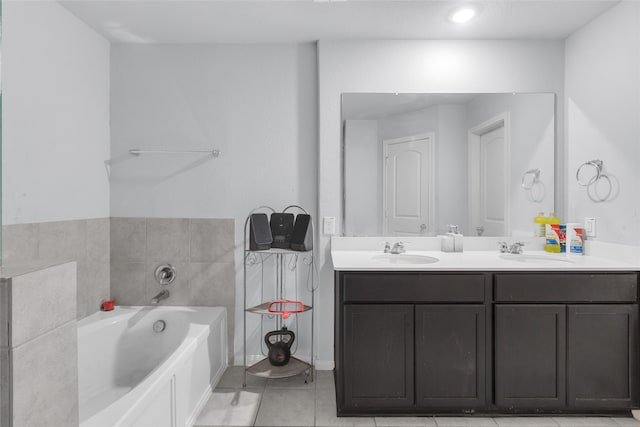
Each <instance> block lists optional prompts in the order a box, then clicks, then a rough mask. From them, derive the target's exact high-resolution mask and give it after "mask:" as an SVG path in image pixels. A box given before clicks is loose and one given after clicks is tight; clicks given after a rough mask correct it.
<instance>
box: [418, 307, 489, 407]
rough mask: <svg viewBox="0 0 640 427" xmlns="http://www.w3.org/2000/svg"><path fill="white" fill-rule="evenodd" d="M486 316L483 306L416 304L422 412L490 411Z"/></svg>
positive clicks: (419, 388)
mask: <svg viewBox="0 0 640 427" xmlns="http://www.w3.org/2000/svg"><path fill="white" fill-rule="evenodd" d="M485 315H486V313H485V308H484V305H478V304H471V305H467V304H425V305H416V307H415V319H416V324H415V354H416V357H415V369H416V372H415V379H416V405H417V407H418V408H433V409H440V408H482V407H484V406H486V404H487V402H486V393H485V375H486V370H485V361H486V354H485V341H486V339H485V332H486V330H485Z"/></svg>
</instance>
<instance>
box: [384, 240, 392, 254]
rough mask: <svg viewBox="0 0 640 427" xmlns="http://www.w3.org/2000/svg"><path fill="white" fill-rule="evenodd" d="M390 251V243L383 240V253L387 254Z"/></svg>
mask: <svg viewBox="0 0 640 427" xmlns="http://www.w3.org/2000/svg"><path fill="white" fill-rule="evenodd" d="M389 252H391V244H390V243H389V242H384V253H385V254H388V253H389Z"/></svg>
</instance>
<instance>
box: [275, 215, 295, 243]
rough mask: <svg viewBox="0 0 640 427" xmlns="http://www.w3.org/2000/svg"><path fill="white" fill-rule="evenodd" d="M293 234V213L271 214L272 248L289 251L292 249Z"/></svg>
mask: <svg viewBox="0 0 640 427" xmlns="http://www.w3.org/2000/svg"><path fill="white" fill-rule="evenodd" d="M291 233H293V214H292V213H276V212H274V213H272V214H271V235H272V236H273V243H271V247H272V248H279V249H289V248H290V247H291Z"/></svg>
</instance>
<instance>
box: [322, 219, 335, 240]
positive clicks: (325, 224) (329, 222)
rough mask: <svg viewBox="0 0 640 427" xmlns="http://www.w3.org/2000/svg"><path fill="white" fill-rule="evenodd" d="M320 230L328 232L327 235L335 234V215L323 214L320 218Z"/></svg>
mask: <svg viewBox="0 0 640 427" xmlns="http://www.w3.org/2000/svg"><path fill="white" fill-rule="evenodd" d="M322 232H323V233H324V234H328V235H329V236H333V235H334V234H336V217H335V216H325V217H324V218H322Z"/></svg>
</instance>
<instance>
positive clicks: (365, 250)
mask: <svg viewBox="0 0 640 427" xmlns="http://www.w3.org/2000/svg"><path fill="white" fill-rule="evenodd" d="M341 239H346V240H341ZM359 239H365V240H359ZM385 239H386V240H388V241H390V242H391V244H393V242H395V241H397V240H400V239H397V238H384V237H382V238H349V237H346V238H345V237H343V238H333V239H332V242H331V247H332V249H331V258H332V261H333V268H334V270H337V271H565V272H566V271H640V265H638V263H635V262H629V260H628V259H627V260H624V261H623V260H619V259H611V258H609V257H603V256H593V255H571V254H552V253H548V252H545V251H543V250H541V249H542V247H543V246H542V245H543V243H542V242H543V240H540V239H536V238H531V239H529V240H528V241H526V242H525V243H526V245H527V246H525V249H524V251H523V254H522V255H506V254H500V253H499V252H498V250H497V249H493V248H492V249H486V248H491V247H495V246H496V241H497V240H507V241H509V242H511V241H515V240H517V239H513V238H508V239H496V238H481V239H482V240H474V241H471V240H469V241H467V240H465V248H466V247H469V250H464V251H463V252H442V251H440V250H439V239H438V238H435V237H431V238H429V237H420V238H412V239H406V240H403V241H404V242H406V244H405V247H406V249H407V251H406V253H405V254H400V255H387V258H388V260H386V261H385V260H382V261H381V260H376V259H375V257H376V256H380V255H383V254H384V252H383V250H382V249H383V247H384V242H385ZM380 243H382V245H381V244H380ZM527 247H528V248H529V249H527ZM374 248H375V249H374ZM406 255H419V256H429V257H433V258H437V259H438V261H437V262H434V263H428V264H427V263H424V264H404V263H400V264H399V263H396V262H394V261H395V259H394V258H393V257H395V256H398V257H402V256H406Z"/></svg>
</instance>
